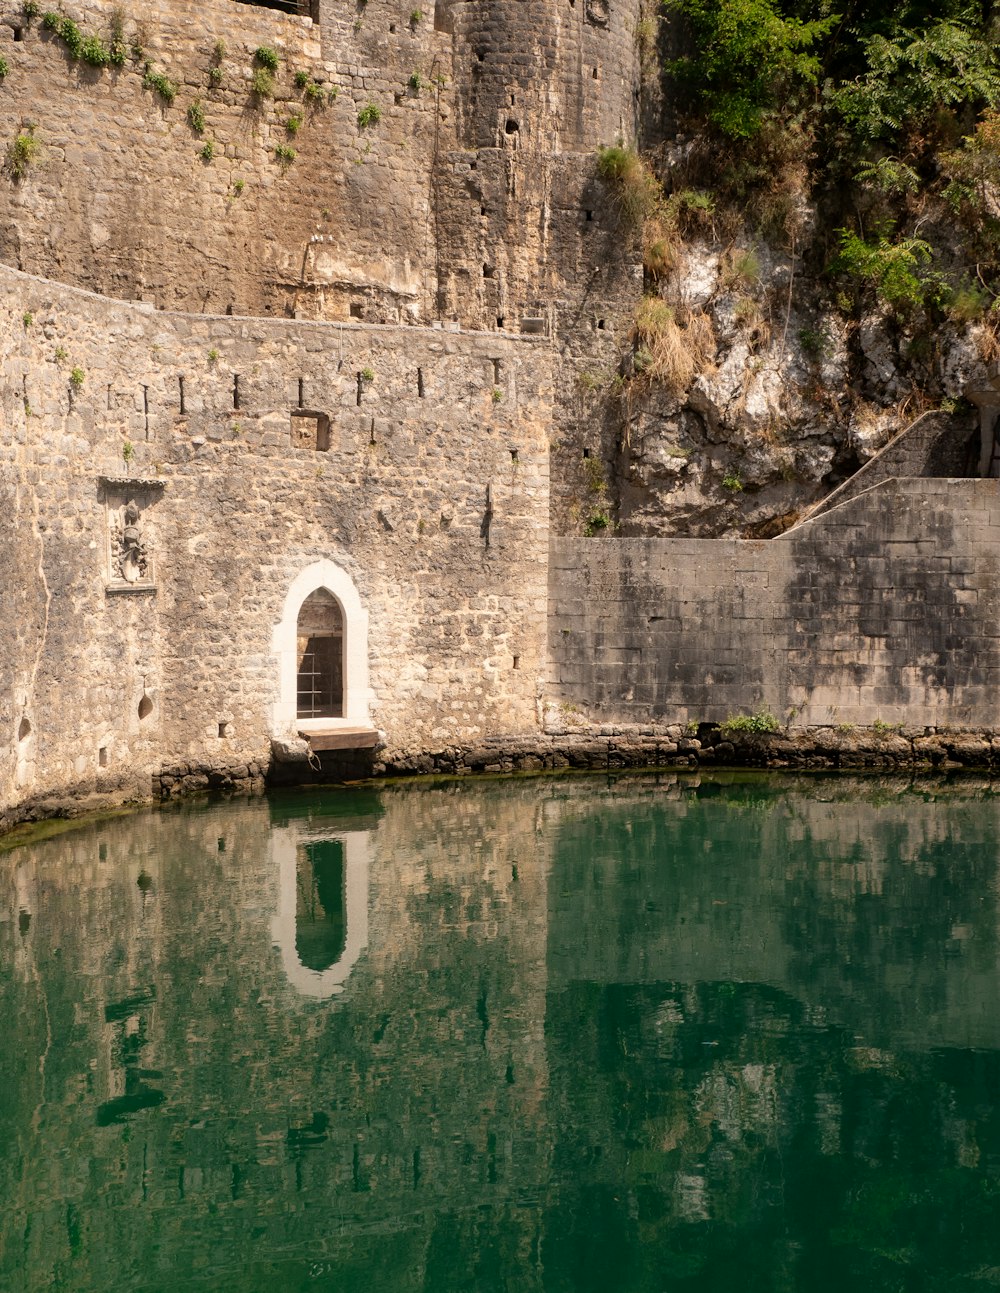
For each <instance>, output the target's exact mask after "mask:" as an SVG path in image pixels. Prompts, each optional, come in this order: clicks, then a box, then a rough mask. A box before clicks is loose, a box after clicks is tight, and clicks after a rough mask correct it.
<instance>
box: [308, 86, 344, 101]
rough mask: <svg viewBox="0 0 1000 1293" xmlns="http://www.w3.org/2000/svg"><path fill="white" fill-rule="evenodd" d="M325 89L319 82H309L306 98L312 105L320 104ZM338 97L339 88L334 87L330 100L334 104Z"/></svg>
mask: <svg viewBox="0 0 1000 1293" xmlns="http://www.w3.org/2000/svg"><path fill="white" fill-rule="evenodd" d="M323 93H324V91H323V87H322V86H321V85H320V84H319V82H318V81H309V82H308V84H307V85H306V88H305V96H306V98H307V99H308V101H309V102H310V103H320V102H322V99H323ZM336 97H337V87H336V86H333V88H332V89H331V90H330V94H329V100H330V102H331V103H332V102H333V101H334V99H335V98H336Z"/></svg>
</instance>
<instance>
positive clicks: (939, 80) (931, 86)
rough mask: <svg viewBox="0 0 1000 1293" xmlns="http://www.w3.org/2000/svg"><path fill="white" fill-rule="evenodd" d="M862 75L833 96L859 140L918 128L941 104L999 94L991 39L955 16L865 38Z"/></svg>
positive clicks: (999, 77)
mask: <svg viewBox="0 0 1000 1293" xmlns="http://www.w3.org/2000/svg"><path fill="white" fill-rule="evenodd" d="M863 51H864V63H865V66H866V71H865V73H864V75H862V76H860V77H858V78H856V79H854V80H850V81H848V82H847V83H846V84H844V85H842V86H841V87H840V88H839V89H838V90H837V91H835V93H834V95H833V104H834V106H835V107H836V109H837V110H838V111H839V112H840V114H841V116H842V117H843V119H844V121H845V122H846V124H847V126H848V128H849V129H850V130H851V131H852V133H853V134H854V135H855V136H856V137H858V138H860V139H862V140H877V139H885V138H891V137H893V136H895V135H896V134H897V132H899V130H900V129H901V127H903V126H904V125H907V126H910V127H920V126H923V125H925V124H926V123H927V122H928V121H930V119H931V118H932V117H933V116H934V115H935V114H936V113H938V112H939V111H940V110H942V109H945V108H955V107H958V106H960V105H962V104H972V103H977V102H985V103H987V104H989V105H993V104H994V103H996V102H997V100H998V98H1000V72H998V67H997V58H996V52H995V50H994V48H993V46H992V45H991V44H990V42H988V41H986V40H982V39H980V38H979V37H978V36H976V35H975V34H974V33H973V31H972V30H970V28H969V26H968V25H967V24H966V23H965V22H963V21H959V20H956V19H953V18H945V19H944V20H942V21H940V22H937V23H934V24H933V25H930V26H928V27H926V28H925V29H924V30H922V31H919V30H910V29H908V28H902V29H901V30H899V31H897V32H895V33H893V34H892V35H890V36H885V35H879V34H876V35H873V36H871V37H870V38H869V39H867V40H866V41H864V43H863Z"/></svg>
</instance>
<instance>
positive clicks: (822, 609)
mask: <svg viewBox="0 0 1000 1293" xmlns="http://www.w3.org/2000/svg"><path fill="white" fill-rule="evenodd" d="M998 493H1000V482H997V481H995V480H945V479H940V480H929V479H927V480H891V481H886V482H883V483H882V484H881V485H879V486H878V487H877V488H874V489H871V490H869V491H867V492H866V493H864V494H861V495H859V496H858V497H857V498H855V499H853V500H851V501H849V502H847V503H844V504H843V505H842V506H840V507H837V508H834V509H833V510H831V511H830V512H827V513H825V514H824V515H823V516H820V517H817V518H816V519H815V520H811V521H808V522H806V523H805V524H804V525H802V526H799V527H798V528H797V529H796V530H794V531H792V532H790V533H789V534H788V535H787V536H784V537H782V538H779V539H773V540H770V541H767V542H743V541H738V540H733V541H726V540H711V539H708V540H693V539H692V540H684V539H666V540H659V539H621V540H617V541H614V542H609V541H607V540H600V539H595V540H592V541H590V542H581V541H580V540H573V539H553V541H552V544H551V547H550V573H549V580H550V584H549V587H550V599H551V600H550V619H549V655H550V668H551V687H550V690H551V693H552V694H553V696H554V697H555V698H556V699H557V700H558V701H560V702H561V703H563V704H564V705H569V706H571V707H574V708H576V707H578V708H581V709H583V710H584V711H585V712H587V713H588V714H589V715H590V716H591V717H592V718H594V719H595V720H597V721H603V722H613V721H618V722H635V723H642V722H650V721H652V720H656V719H668V720H669V721H674V720H677V721H683V719H685V718H687V719H688V720H695V721H701V720H707V721H716V722H718V721H722V720H724V719H726V718H727V717H729V716H730V715H732V714H735V713H740V712H747V711H752V710H755V709H758V708H766V709H769V710H770V711H771V712H772V713H773V714H775V715H776V716H777V717H779V718H781V719H788V720H792V719H794V721H795V722H796V723H818V724H824V723H826V724H834V725H838V724H865V725H869V724H872V723H875V722H877V721H879V720H881V721H882V722H885V723H906V724H928V725H936V726H944V727H947V726H960V725H967V726H990V725H994V724H996V723H997V721H998V720H1000V702H998V699H997V697H998V684H1000V627H998V611H1000V522H998V512H997V501H998Z"/></svg>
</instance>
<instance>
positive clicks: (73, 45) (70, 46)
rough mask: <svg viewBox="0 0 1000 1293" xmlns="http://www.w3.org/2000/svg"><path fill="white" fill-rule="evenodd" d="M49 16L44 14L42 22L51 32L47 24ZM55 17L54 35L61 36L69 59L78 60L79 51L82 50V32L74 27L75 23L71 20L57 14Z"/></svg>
mask: <svg viewBox="0 0 1000 1293" xmlns="http://www.w3.org/2000/svg"><path fill="white" fill-rule="evenodd" d="M49 16H50V15H49V14H46V15H45V19H44V20H43V21H45V25H46V27H49V29H50V30H53V28H52V27H51V25H50V23H49V22H48V18H49ZM55 16H56V19H57V24H56V27H55V28H54V30H55V32H56V34H57V35H59V36H61V37H62V39H63V40H64V41H65V43H66V49H67V50H68V52H69V56H70V58H72V59H77V58H79V57H80V53H81V50H82V48H83V32H82V31H81V30H80V28H79V27H78V26H77V25H76V23H75V22H74V21H73V19H72V18H66V17H63V16H62V15H61V14H57V15H55Z"/></svg>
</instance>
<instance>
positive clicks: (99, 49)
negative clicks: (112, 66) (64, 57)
mask: <svg viewBox="0 0 1000 1293" xmlns="http://www.w3.org/2000/svg"><path fill="white" fill-rule="evenodd" d="M80 58H81V59H82V60H83V62H84V63H87V64H88V65H89V66H90V67H107V66H108V64H109V63H110V62H111V51H110V50H109V49H108V47H107V45H105V43H104V41H103V40H101V38H100V36H87V37H85V39H84V40H82V41H81V43H80Z"/></svg>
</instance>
